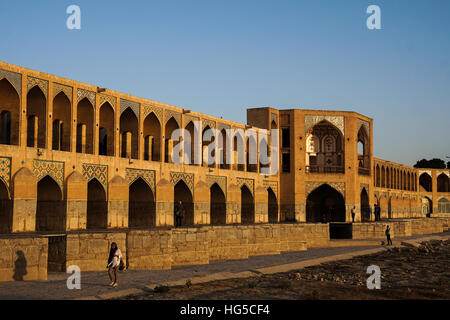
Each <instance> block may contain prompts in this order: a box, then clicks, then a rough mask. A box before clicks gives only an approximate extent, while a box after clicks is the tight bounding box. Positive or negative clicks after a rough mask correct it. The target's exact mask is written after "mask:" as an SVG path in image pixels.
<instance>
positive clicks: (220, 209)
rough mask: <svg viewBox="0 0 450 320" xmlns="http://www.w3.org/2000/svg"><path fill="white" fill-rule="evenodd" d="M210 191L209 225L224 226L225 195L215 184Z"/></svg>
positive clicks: (225, 214)
mask: <svg viewBox="0 0 450 320" xmlns="http://www.w3.org/2000/svg"><path fill="white" fill-rule="evenodd" d="M209 191H210V211H209V212H210V215H211V220H210V221H211V224H212V225H218V224H226V223H227V204H226V199H225V194H224V193H223V191H222V189H221V188H220V187H219V185H218V184H217V183H214V184H213V185H212V186H211V188H209Z"/></svg>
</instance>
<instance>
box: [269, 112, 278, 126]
mask: <svg viewBox="0 0 450 320" xmlns="http://www.w3.org/2000/svg"><path fill="white" fill-rule="evenodd" d="M272 122H275V124H276V125H277V127H278V117H277V114H276V113H270V123H272Z"/></svg>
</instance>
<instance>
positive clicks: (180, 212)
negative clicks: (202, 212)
mask: <svg viewBox="0 0 450 320" xmlns="http://www.w3.org/2000/svg"><path fill="white" fill-rule="evenodd" d="M183 216H184V207H183V202H182V201H179V202H178V204H177V207H176V209H175V227H181V224H182V222H183Z"/></svg>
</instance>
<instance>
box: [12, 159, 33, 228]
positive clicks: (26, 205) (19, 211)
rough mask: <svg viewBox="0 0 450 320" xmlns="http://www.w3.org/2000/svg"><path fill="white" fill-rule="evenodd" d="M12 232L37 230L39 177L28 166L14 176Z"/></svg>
mask: <svg viewBox="0 0 450 320" xmlns="http://www.w3.org/2000/svg"><path fill="white" fill-rule="evenodd" d="M12 194H13V195H12V199H13V214H12V216H13V221H12V232H33V231H35V230H36V199H37V179H36V177H35V176H34V174H33V173H32V172H31V171H30V170H29V169H27V168H25V167H24V168H21V169H20V170H19V171H18V172H17V173H16V174H15V175H14V178H13V183H12Z"/></svg>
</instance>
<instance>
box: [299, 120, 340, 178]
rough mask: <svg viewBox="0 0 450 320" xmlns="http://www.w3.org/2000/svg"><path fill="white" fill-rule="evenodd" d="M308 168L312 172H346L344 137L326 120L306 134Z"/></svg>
mask: <svg viewBox="0 0 450 320" xmlns="http://www.w3.org/2000/svg"><path fill="white" fill-rule="evenodd" d="M306 143H307V145H306V170H307V172H311V173H344V171H345V170H344V137H343V136H342V133H341V132H340V131H339V130H338V129H337V128H336V127H335V126H334V125H332V124H331V123H330V122H328V121H326V120H324V121H321V122H319V123H318V124H316V125H315V126H314V127H312V128H311V129H309V131H308V133H307V135H306Z"/></svg>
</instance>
